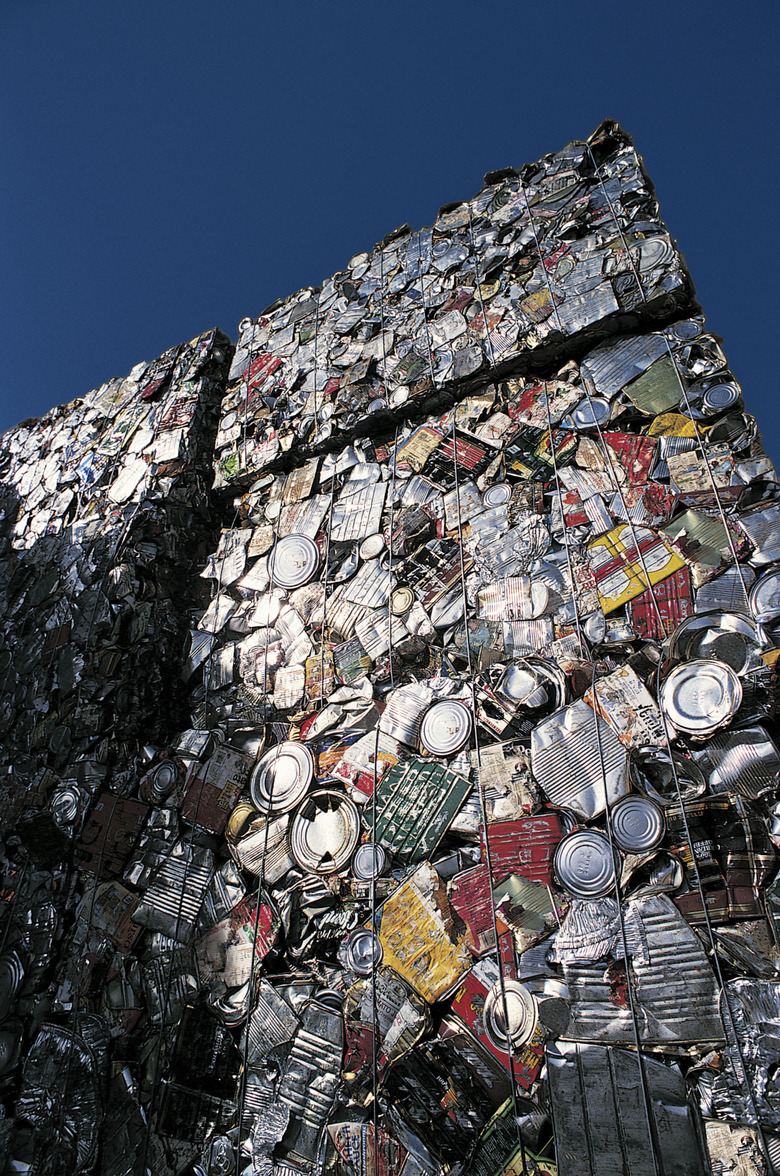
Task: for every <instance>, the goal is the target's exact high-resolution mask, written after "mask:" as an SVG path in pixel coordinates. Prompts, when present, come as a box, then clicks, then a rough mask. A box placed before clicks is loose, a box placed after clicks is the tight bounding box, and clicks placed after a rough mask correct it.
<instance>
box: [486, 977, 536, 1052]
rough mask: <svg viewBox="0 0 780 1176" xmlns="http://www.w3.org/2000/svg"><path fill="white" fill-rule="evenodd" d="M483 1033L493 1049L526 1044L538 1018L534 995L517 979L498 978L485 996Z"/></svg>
mask: <svg viewBox="0 0 780 1176" xmlns="http://www.w3.org/2000/svg"><path fill="white" fill-rule="evenodd" d="M483 1016H484V1026H485V1033H486V1035H487V1037H488V1038H489V1040H490V1043H491V1045H493V1046H495V1048H496V1049H500V1050H502V1051H506V1052H509V1049H510V1047H511V1049H512V1051H513V1052H514V1050H516V1049H517V1048H518V1046H521V1045H525V1043H526V1042H527V1041H528V1040H529V1039H530V1038H531V1036H532V1034H533V1032H534V1029H535V1028H536V1026H537V1024H538V1020H539V1009H538V1007H537V1004H536V998H535V997H534V996H533V994H532V993H531V992H530V991H529V989H527V988H526V986H525V985H524V984H521V983H520V982H519V981H518V980H503V981H501V980H498V981H496V983H495V984H494V985H493V987H492V988H491V989H490V991H489V992H488V994H487V996H486V997H485V1007H484V1012H483Z"/></svg>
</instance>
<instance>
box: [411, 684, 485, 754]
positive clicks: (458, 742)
mask: <svg viewBox="0 0 780 1176" xmlns="http://www.w3.org/2000/svg"><path fill="white" fill-rule="evenodd" d="M471 726H472V719H471V711H470V710H469V709H468V707H467V706H465V705H464V704H463V703H462V702H458V701H457V700H456V699H454V698H445V699H443V700H442V701H441V702H434V704H433V706H429V707H428V709H427V711H426V712H425V714H424V715H423V720H422V723H421V724H420V742H421V743H422V745H423V747H424V748H425V750H426V751H429V752H430V753H431V755H454V754H455V752H456V751H460V749H461V748H462V747H463V745H464V744H465V743H467V742H468V739H469V736H470V735H471Z"/></svg>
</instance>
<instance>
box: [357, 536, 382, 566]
mask: <svg viewBox="0 0 780 1176" xmlns="http://www.w3.org/2000/svg"><path fill="white" fill-rule="evenodd" d="M384 545H385V537H384V535H380V534H379V533H378V532H377V534H376V535H369V536H368V538H367V539H364V540H363V542H362V543H361V544H360V558H361V559H374V557H375V556H377V555H379V553H380V551H381V550H382V548H383V547H384Z"/></svg>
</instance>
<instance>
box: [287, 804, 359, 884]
mask: <svg viewBox="0 0 780 1176" xmlns="http://www.w3.org/2000/svg"><path fill="white" fill-rule="evenodd" d="M359 837H360V814H359V813H358V810H357V807H356V805H354V804H353V803H352V801H351V800H350V799H349V797H348V796H345V795H344V793H343V792H332V791H330V790H329V789H322V790H321V791H320V792H312V794H311V795H310V796H307V797H306V798H305V800H304V801H303V803H302V804H301V805H300V807H299V808H298V811H297V812H296V814H295V816H294V817H293V819H292V821H291V824H290V848H291V850H292V855H293V857H294V858H295V860H296V862H297V863H298V865H299V866H300V867H301V868H302V869H304V870H310V871H311V872H312V873H314V874H335V873H336V872H337V871H338V870H340V869H342V867H343V866H345V865H346V864H347V862H348V861H349V859H350V858H351V857H352V853H353V851H354V849H355V846H356V845H357V843H358V838H359Z"/></svg>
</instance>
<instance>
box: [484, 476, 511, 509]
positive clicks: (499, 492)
mask: <svg viewBox="0 0 780 1176" xmlns="http://www.w3.org/2000/svg"><path fill="white" fill-rule="evenodd" d="M511 497H512V487H511V486H510V485H509V483H508V482H494V483H493V485H492V486H488V488H487V490H486V491H485V493H484V494H483V495H482V503H483V505H484V506H488V507H490V508H491V509H492V508H493V507H496V506H503V505H504V503H505V502H509V499H510V498H511Z"/></svg>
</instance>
